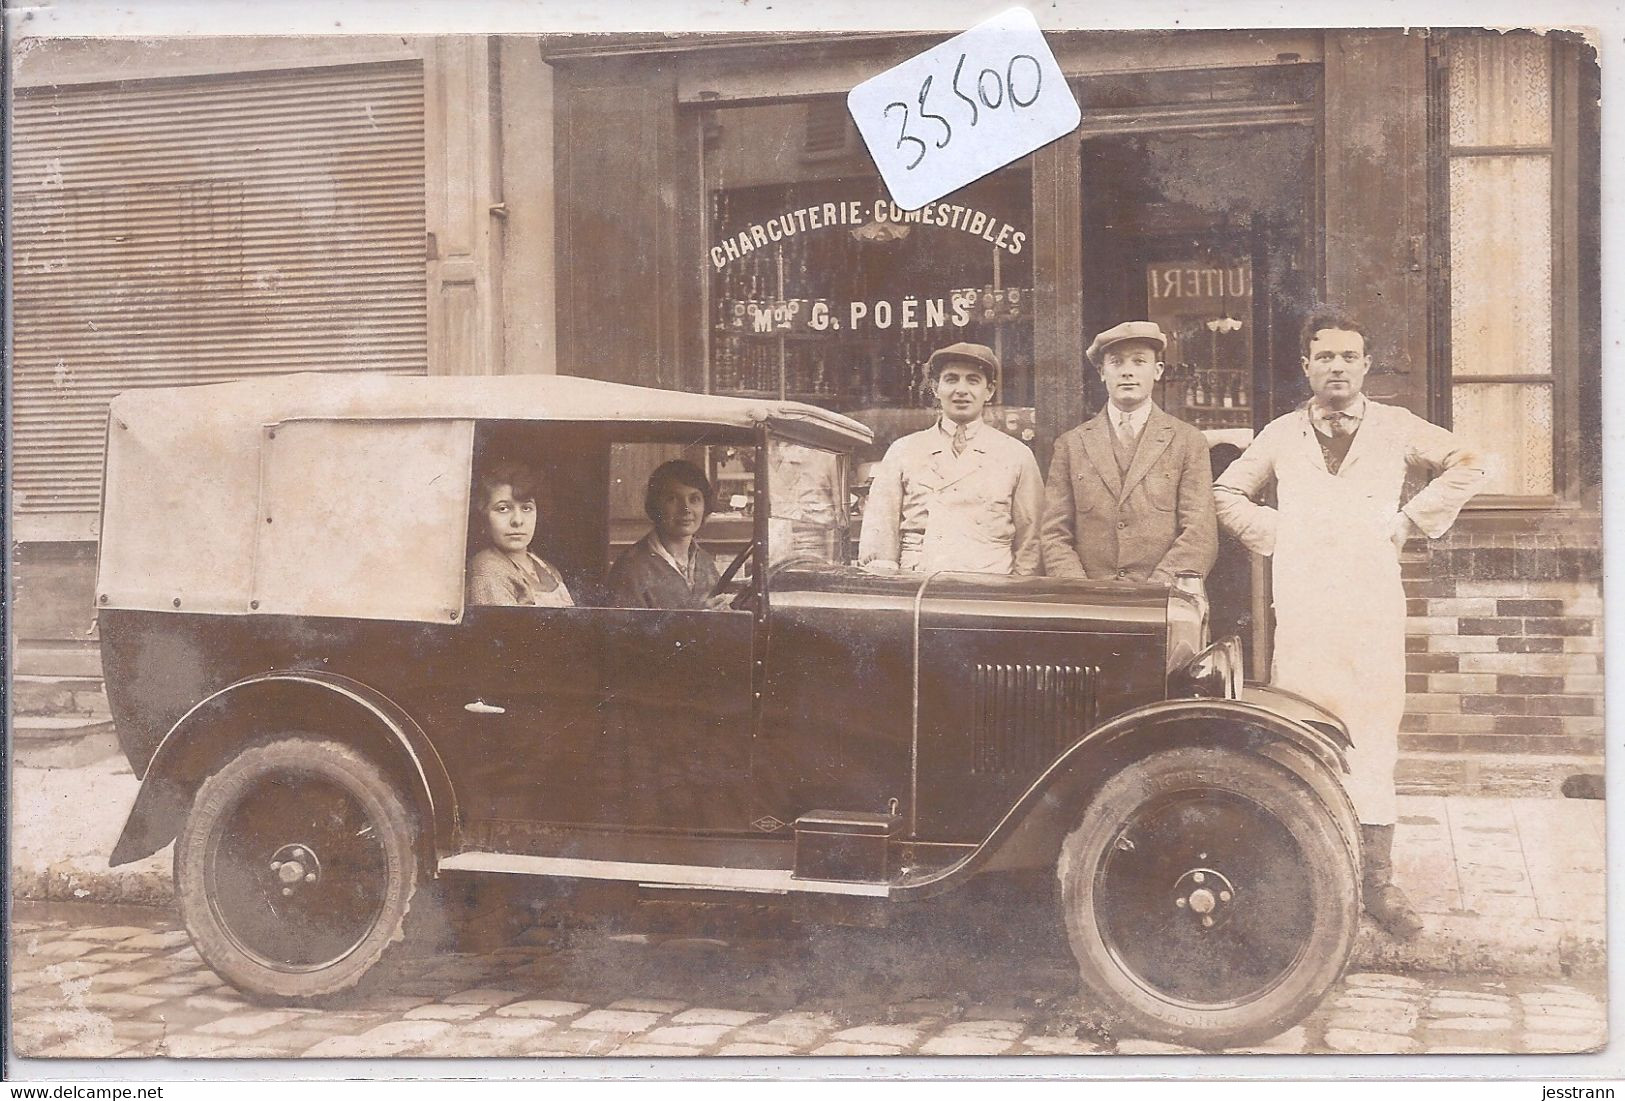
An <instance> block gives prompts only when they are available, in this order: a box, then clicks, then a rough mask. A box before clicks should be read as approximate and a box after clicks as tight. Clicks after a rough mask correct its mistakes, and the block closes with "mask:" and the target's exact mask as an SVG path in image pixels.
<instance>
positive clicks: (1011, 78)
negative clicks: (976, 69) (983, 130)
mask: <svg viewBox="0 0 1625 1101" xmlns="http://www.w3.org/2000/svg"><path fill="white" fill-rule="evenodd" d="M1018 61H1025V62H1027V63H1028V64H1029V65H1031V66H1032V91H1031V93H1029V94H1028V95H1027V97H1026V98H1025V99H1023V98H1022V96H1021V95H1020V93H1018V92H1017V91H1016V75H1017V74H1016V62H1018ZM964 70H965V55H964V54H960V55H959V63H958V64H957V65H955V66H954V79H953V83H952V85H951V88H952V91H953V93H954V95H956V96H958V97H959V98H960V99H962V100H964V101H965V102H966V103H967V104H969V105H970V124H971V125H972V126H975V125H976V124H977V123H978V122H980V121H981V117H982V112H981V108H979V107H978V106H977V105H976V104H977V100H980V101H981V105H982V107H986V108H987V109H988V110H990V111H996V110H998V109H999V108H1000V107H1002V106H1003V105H1004V104H1006V103H1008V104H1009V105H1010V109H1011V110H1015V109H1016V108H1017V107H1031V106H1032V105H1033V104H1034V103H1037V102H1038V93H1039V91H1040V90H1041V89H1042V88H1043V86H1044V70H1043V69H1042V68H1040V67H1039V64H1038V59H1037V58H1035V57H1033V56H1032V55H1031V54H1017V55H1016V56H1014V57H1012V58H1011V59H1010V63H1009V64H1008V65H1006V66H1005V68H1004V75H1003V76H1002V77H1001V76H1000V75H999V72H998V70H996V69H983V70H982V71H981V72H980V73H979V74H978V75H977V77H976V98H975V99H972V98H971V97H970V96H968V95H966V94H965V91H964V89H962V88H961V87H960V86H959V78H960V76H961V75H962V74H963V73H964ZM988 77H992V78H993V80H992V83H991V84H990V83H989V82H988V79H987V78H988ZM934 79H936V78H935V75H932V76H928V77H926V78H925V80H924V82H923V83H921V85H920V98H919V108H920V117H921V118H926V119H930V120H931V121H932V122H935V123H936V124H937V125H938V126H940V127H942V137H941V138H940V139H938V141H937V148H938V149H941V148H943V147H944V146H946V145H947V144H948V143H949V142H950V141H952V140H953V136H954V128H953V124H952V123H950V122H949V121H948V120H947V119H946V118H944V117H943V116H942V115H939V114H937V113H936V112H934V111H928V110H926V109H925V100H926V97H927V96H929V95H930V94H931V82H932V80H934ZM894 107H896V108H900V109H901V110H902V112H903V123H902V125H901V126H899V127H898V128H897V145H896V148H898V149H901V148H903V146H904V145H905V144H912V145H917V146H919V147H920V151H919V152H918V153H916V154H915V155H914V159H913V160H912V161H910V162H909V163H908V167H909V168H910V169H913V168H915V167H917V166H918V165H919V163H920V162H921V161H923V160H924V159H925V154H926V153H927V151H928V150H929V149H930V146H929V145H927V144H926V143H925V140H924V139H922V138H918V137H915V136H914V135H913V134H910V133H909V132H908V104H906V103H904V102H903V101H902V100H893V101H892V102H891V103H888V104H886V111H885V114H886V116H887V117H888V118H889V117H890V116H891V113H892V108H894Z"/></svg>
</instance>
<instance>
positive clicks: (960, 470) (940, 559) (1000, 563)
mask: <svg viewBox="0 0 1625 1101" xmlns="http://www.w3.org/2000/svg"><path fill="white" fill-rule="evenodd" d="M940 425H941V422H940V421H939V422H938V423H937V424H933V425H932V426H931V427H930V428H927V429H925V430H924V431H922V432H914V433H911V434H910V435H907V436H904V437H902V438H901V439H899V440H897V441H896V442H895V443H893V444H892V445H891V447H890V448H888V449H887V450H886V457H885V458H884V459H883V460H881V463H880V466H879V468H878V469H877V470H876V471H875V480H874V484H873V485H872V486H871V487H870V489H869V500H868V503H867V504H866V505H865V506H864V510H863V532H862V535H861V537H860V539H859V542H858V560H859V561H860V562H873V561H887V562H896V563H897V564H898V565H899V566H901V567H902V568H903V569H905V570H919V571H922V572H925V573H934V572H936V571H937V570H963V571H967V572H972V573H1003V574H1011V573H1013V574H1018V575H1021V574H1033V573H1037V572H1038V519H1039V513H1040V511H1041V510H1042V508H1043V504H1044V479H1043V477H1042V476H1041V475H1040V474H1039V473H1038V463H1037V461H1036V460H1035V459H1034V458H1033V453H1032V452H1031V451H1030V450H1029V449H1028V448H1027V445H1026V444H1024V443H1022V442H1021V441H1019V440H1015V439H1012V438H1011V437H1009V436H1007V435H1005V434H1004V433H1003V432H1001V431H999V430H998V429H997V428H995V427H993V426H992V425H991V424H987V423H985V422H984V423H983V424H982V425H981V427H979V428H978V429H977V430H976V434H975V435H974V436H973V437H972V438H971V440H970V442H969V445H968V447H967V448H966V449H965V453H964V454H963V455H961V456H959V457H958V458H955V457H954V453H953V446H952V440H951V438H950V437H949V436H948V435H947V434H946V433H945V432H943V431H942V430H941V427H940Z"/></svg>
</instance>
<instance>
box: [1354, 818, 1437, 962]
mask: <svg viewBox="0 0 1625 1101" xmlns="http://www.w3.org/2000/svg"><path fill="white" fill-rule="evenodd" d="M1360 848H1361V850H1362V856H1363V857H1364V865H1365V876H1364V882H1363V883H1362V884H1361V896H1362V900H1363V902H1364V904H1365V912H1366V913H1368V914H1370V915H1371V916H1372V917H1373V918H1375V919H1376V920H1377V924H1378V925H1380V926H1382V928H1383V929H1384V931H1386V932H1387V933H1388V935H1389V936H1392V937H1395V938H1397V939H1399V940H1410V939H1411V938H1412V937H1414V936H1416V935H1417V934H1418V933H1420V932H1421V931H1422V918H1421V916H1420V915H1419V914H1417V912H1416V909H1415V908H1414V907H1413V906H1411V900H1410V899H1408V898H1406V897H1405V892H1404V891H1402V890H1400V889H1399V888H1398V887H1396V886H1394V827H1392V826H1367V825H1365V824H1363V823H1362V824H1361V826H1360Z"/></svg>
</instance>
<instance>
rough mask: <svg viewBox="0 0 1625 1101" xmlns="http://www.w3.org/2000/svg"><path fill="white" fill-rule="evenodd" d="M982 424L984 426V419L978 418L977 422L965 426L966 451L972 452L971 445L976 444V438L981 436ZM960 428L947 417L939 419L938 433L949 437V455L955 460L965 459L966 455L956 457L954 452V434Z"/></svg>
mask: <svg viewBox="0 0 1625 1101" xmlns="http://www.w3.org/2000/svg"><path fill="white" fill-rule="evenodd" d="M982 424H983V421H982V418H981V417H977V418H976V419H975V420H973V421H971V422H970V423H968V424H966V425H965V450H966V451H969V450H970V445H971V443H972V442H974V441H975V439H976V437H977V436H978V435H980V434H981V431H982ZM958 427H959V426H958V425H957V424H954V423H953V422H952V421H950V420H949V419H948V418H947V417H938V418H937V431H938V432H941V433H942V434H943V435H944V436H947V437H948V444H949V446H948V454H949V455H950V456H951V457H953V458H956V459H961V458H964V455H963V454H961V455H954V451H953V440H954V432H955V431H957V430H958Z"/></svg>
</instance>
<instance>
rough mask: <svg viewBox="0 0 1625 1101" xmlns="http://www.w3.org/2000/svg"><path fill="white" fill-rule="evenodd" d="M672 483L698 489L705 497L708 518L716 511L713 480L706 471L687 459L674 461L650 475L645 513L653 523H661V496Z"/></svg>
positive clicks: (644, 495)
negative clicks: (712, 487)
mask: <svg viewBox="0 0 1625 1101" xmlns="http://www.w3.org/2000/svg"><path fill="white" fill-rule="evenodd" d="M672 482H676V483H677V484H678V485H683V486H687V487H688V488H690V489H697V490H699V491H700V492H701V493H702V494H704V495H705V514H706V515H707V516H709V515H711V513H713V512H715V511H716V507H717V503H716V497H715V495H714V493H713V491H712V489H711V480H710V479H709V478H707V477H706V476H705V471H703V470H701V469H700V468H699V467H697V466H695V465H694V464H693V463H691V462H689V461H688V460H687V459H672V460H671V461H670V462H664V463H661V464H660V465H659V466H657V467H655V472H654V473H653V474H651V475H649V487H648V489H646V490H645V491H644V494H643V511H644V512H645V513H646V514H647V515H648V517H649V520H650V521H651V522H652V523H655V524H659V523H660V507H659V505H658V503H657V502H658V501H659V500H660V495H661V493H663V492H664V491H665V489H666V487H667V485H669V484H670V483H672Z"/></svg>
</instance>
